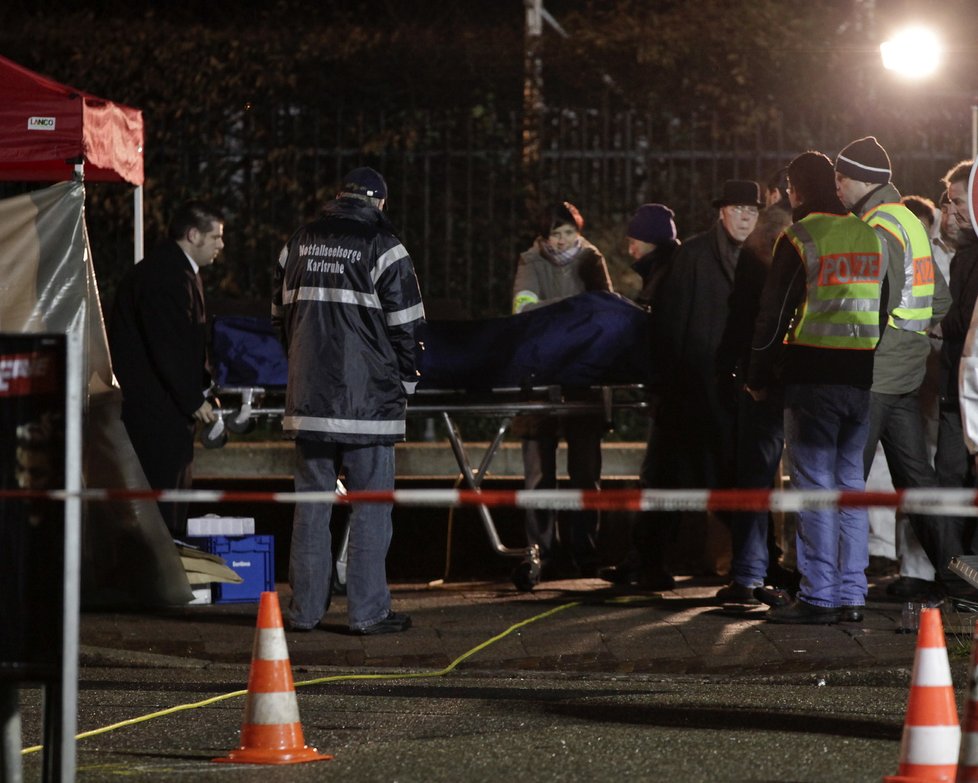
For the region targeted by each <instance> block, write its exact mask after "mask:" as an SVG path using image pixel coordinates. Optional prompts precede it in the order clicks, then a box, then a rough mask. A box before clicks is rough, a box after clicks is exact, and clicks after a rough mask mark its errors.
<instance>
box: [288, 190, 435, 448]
mask: <svg viewBox="0 0 978 783" xmlns="http://www.w3.org/2000/svg"><path fill="white" fill-rule="evenodd" d="M272 319H273V321H275V322H276V323H278V324H279V325H280V327H281V329H282V333H283V340H284V343H285V347H286V351H287V352H288V357H289V379H288V384H287V386H286V400H285V417H284V419H283V421H282V426H283V429H285V431H286V433H288V434H289V435H291V436H292V437H299V438H304V439H310V440H321V441H327V442H333V443H346V444H366V445H378V444H392V443H394V442H396V441H399V440H404V433H405V424H404V420H405V408H406V403H407V395H408V394H411V393H413V392H414V387H415V385H416V384H417V380H418V375H417V370H416V349H417V341H416V339H415V332H416V330H417V328H418V327H419V325H420V324H421V323H422V322H423V319H424V307H423V305H422V302H421V292H420V290H419V288H418V280H417V277H415V273H414V267H413V265H412V263H411V258H410V256H409V255H408V252H407V250H405V248H404V246H403V245H402V244H401V243H400V241H399V240H398V238H397V237H396V236H395V234H394V231H393V228H392V227H391V225H390V223H388V221H387V219H386V218H385V217H384V215H383V214H382V213H381V212H380V210H378V209H376V208H375V207H373V206H371V205H369V204H367V203H365V202H362V201H360V200H358V199H354V198H347V197H344V198H340V199H337V200H336V201H333V202H330V203H329V204H327V206H326V209H325V210H324V212H323V215H322V217H320V218H319V219H318V220H315V221H313V222H312V223H309V224H307V225H305V226H303V227H302V228H300V229H299V230H298V231H296V232H295V234H293V235H292V237H291V238H290V239H289V241H288V243H287V244H286V245H285V247H284V248H283V249H282V252H281V254H280V256H279V263H278V266H277V267H276V269H275V288H274V293H273V300H272Z"/></svg>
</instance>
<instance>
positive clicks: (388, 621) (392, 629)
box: [353, 611, 411, 636]
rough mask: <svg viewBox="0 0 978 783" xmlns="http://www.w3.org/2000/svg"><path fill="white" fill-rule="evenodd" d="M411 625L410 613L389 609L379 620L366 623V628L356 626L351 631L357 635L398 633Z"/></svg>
mask: <svg viewBox="0 0 978 783" xmlns="http://www.w3.org/2000/svg"><path fill="white" fill-rule="evenodd" d="M410 627H411V617H410V615H406V614H400V613H399V612H394V611H390V612H388V613H387V617H385V618H384V619H383V620H381V621H380V622H377V623H374V624H373V625H368V626H367V627H366V628H356V629H354V631H353V633H355V634H357V635H358V636H374V635H376V634H381V633H400V632H401V631H406V630H407V629H408V628H410Z"/></svg>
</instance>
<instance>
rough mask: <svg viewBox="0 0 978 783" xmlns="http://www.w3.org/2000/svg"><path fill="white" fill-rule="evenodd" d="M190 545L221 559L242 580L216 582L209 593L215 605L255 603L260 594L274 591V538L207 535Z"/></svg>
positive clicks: (196, 539)
mask: <svg viewBox="0 0 978 783" xmlns="http://www.w3.org/2000/svg"><path fill="white" fill-rule="evenodd" d="M191 543H193V544H194V545H196V546H199V547H200V548H201V549H203V550H204V551H206V552H210V553H211V554H214V555H218V556H219V557H221V558H223V559H224V562H225V563H226V564H227V566H228V567H229V568H230V569H231V570H232V571H234V572H235V573H236V574H238V576H240V577H241V578H242V580H243V581H242V582H241V583H240V584H229V583H227V582H215V583H214V584H213V585H212V591H211V592H212V594H213V601H214V603H215V604H236V603H257V601H258V599H259V598H260V597H261V594H262V593H263V592H269V591H273V590H275V537H274V536H239V537H229V536H207V537H205V538H195V539H194V540H193V541H191Z"/></svg>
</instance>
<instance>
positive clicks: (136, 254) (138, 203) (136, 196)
mask: <svg viewBox="0 0 978 783" xmlns="http://www.w3.org/2000/svg"><path fill="white" fill-rule="evenodd" d="M132 212H133V216H132V250H133V259H132V262H133V263H134V264H138V263H139V262H140V261H142V260H143V257H144V255H145V254H144V253H143V245H144V243H143V186H142V185H136V189H135V190H134V191H133V194H132Z"/></svg>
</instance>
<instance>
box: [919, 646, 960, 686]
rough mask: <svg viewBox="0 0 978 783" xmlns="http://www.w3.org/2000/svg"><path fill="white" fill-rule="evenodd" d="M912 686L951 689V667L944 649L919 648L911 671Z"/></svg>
mask: <svg viewBox="0 0 978 783" xmlns="http://www.w3.org/2000/svg"><path fill="white" fill-rule="evenodd" d="M913 684H914V685H923V686H925V687H942V688H943V687H951V667H950V665H949V664H948V662H947V648H946V647H921V648H920V649H918V650H917V661H916V665H915V666H914V669H913Z"/></svg>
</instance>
